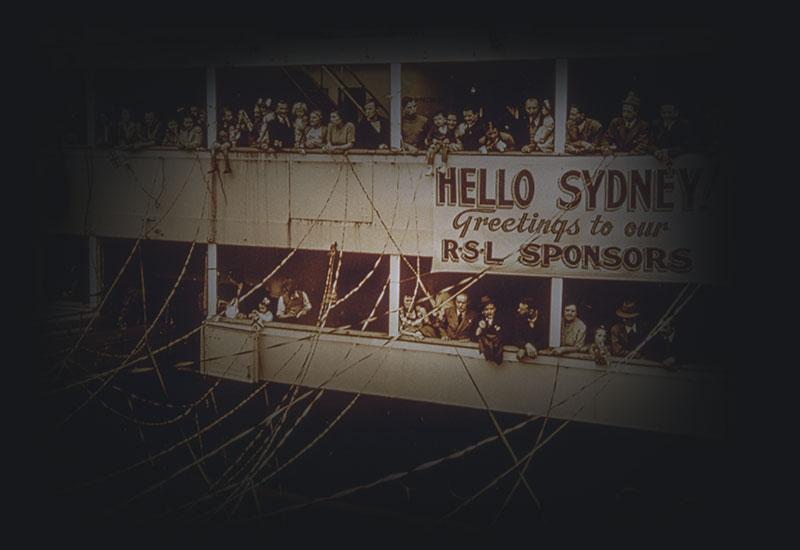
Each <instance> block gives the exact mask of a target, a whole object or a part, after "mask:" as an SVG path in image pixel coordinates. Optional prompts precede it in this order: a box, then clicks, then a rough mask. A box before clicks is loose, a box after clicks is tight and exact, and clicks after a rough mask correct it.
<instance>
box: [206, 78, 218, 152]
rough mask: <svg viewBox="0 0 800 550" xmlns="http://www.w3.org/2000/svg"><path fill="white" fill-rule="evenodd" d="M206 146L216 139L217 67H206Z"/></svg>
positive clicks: (209, 146)
mask: <svg viewBox="0 0 800 550" xmlns="http://www.w3.org/2000/svg"><path fill="white" fill-rule="evenodd" d="M206 124H208V128H207V129H206V147H208V148H211V145H212V144H213V143H214V142H215V141H217V69H216V68H215V67H206Z"/></svg>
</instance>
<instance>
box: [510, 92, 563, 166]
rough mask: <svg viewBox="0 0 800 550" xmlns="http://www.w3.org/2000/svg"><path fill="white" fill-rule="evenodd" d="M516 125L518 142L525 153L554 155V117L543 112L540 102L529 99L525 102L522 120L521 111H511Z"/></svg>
mask: <svg viewBox="0 0 800 550" xmlns="http://www.w3.org/2000/svg"><path fill="white" fill-rule="evenodd" d="M510 112H511V115H512V116H513V117H514V118H515V119H516V120H517V121H518V122H517V123H516V125H515V126H516V132H515V133H516V136H515V137H516V141H517V143H518V144H520V145H521V148H520V150H521V151H522V152H523V153H552V152H553V149H554V147H555V141H554V140H555V134H554V130H555V127H556V123H555V121H554V120H553V117H552V116H550V115H549V114H545V113H544V112H542V108H541V105H540V104H539V100H538V99H536V98H535V97H529V98H527V99H526V100H525V115H526V116H525V117H524V118H520V113H519V109H518V108H516V107H513V108H511V109H510Z"/></svg>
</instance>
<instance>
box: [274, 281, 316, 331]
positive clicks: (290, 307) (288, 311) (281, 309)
mask: <svg viewBox="0 0 800 550" xmlns="http://www.w3.org/2000/svg"><path fill="white" fill-rule="evenodd" d="M309 311H311V301H310V300H309V299H308V294H306V293H305V291H303V290H300V289H298V288H297V287H296V286H295V284H294V280H293V279H286V281H284V283H283V294H281V297H280V298H278V311H277V313H278V319H281V320H284V321H295V320H297V319H300V318H301V317H303V316H304V315H306V314H307V313H308V312H309Z"/></svg>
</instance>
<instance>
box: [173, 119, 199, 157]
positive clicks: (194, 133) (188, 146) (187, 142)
mask: <svg viewBox="0 0 800 550" xmlns="http://www.w3.org/2000/svg"><path fill="white" fill-rule="evenodd" d="M202 144H203V130H201V129H200V127H199V126H197V125H196V124H195V123H194V119H193V118H192V117H191V116H189V115H186V116H185V117H183V126H182V127H181V130H180V132H178V149H183V150H185V151H194V150H195V149H197V148H198V147H200V146H202Z"/></svg>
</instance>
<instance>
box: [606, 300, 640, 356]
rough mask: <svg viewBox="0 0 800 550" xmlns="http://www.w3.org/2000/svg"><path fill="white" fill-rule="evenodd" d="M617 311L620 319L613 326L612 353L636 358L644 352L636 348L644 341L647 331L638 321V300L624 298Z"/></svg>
mask: <svg viewBox="0 0 800 550" xmlns="http://www.w3.org/2000/svg"><path fill="white" fill-rule="evenodd" d="M616 313H617V317H619V319H620V321H619V322H617V323H616V324H614V326H612V327H611V354H612V355H614V356H616V357H627V356H628V355H631V357H632V358H634V359H635V358H639V357H641V356H642V354H641V353H640V352H639V351H634V350H636V348H637V347H638V346H639V344H641V343H642V341H643V340H644V338H645V336H646V335H647V331H645V330H644V328H643V327H642V326H640V324H639V323H638V322H637V318H638V317H639V312H638V311H637V310H636V302H634V301H632V300H624V301H623V303H622V307H620V308H618V309H617V311H616Z"/></svg>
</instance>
